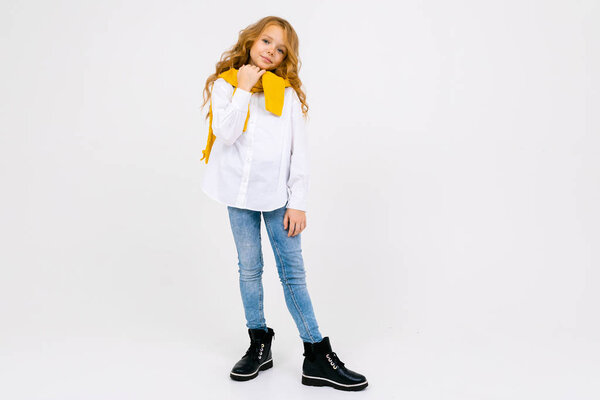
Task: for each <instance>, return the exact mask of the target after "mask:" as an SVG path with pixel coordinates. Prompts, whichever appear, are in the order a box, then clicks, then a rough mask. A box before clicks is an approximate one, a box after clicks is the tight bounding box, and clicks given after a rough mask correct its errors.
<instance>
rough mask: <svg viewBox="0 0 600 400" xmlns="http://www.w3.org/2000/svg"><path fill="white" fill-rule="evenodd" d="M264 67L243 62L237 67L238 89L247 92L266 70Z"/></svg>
mask: <svg viewBox="0 0 600 400" xmlns="http://www.w3.org/2000/svg"><path fill="white" fill-rule="evenodd" d="M266 71H267V70H265V69H260V68H259V67H257V66H256V65H251V64H245V65H242V66H241V67H240V69H238V73H237V83H238V87H239V88H240V89H243V90H245V91H247V92H249V91H251V90H252V88H253V87H254V85H256V82H258V80H259V79H260V77H261V76H262V75H263V74H264V73H265V72H266Z"/></svg>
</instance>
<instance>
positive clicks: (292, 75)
mask: <svg viewBox="0 0 600 400" xmlns="http://www.w3.org/2000/svg"><path fill="white" fill-rule="evenodd" d="M273 24H276V25H279V26H280V27H281V28H282V29H283V30H284V32H285V35H284V36H285V47H286V56H285V58H284V59H283V61H282V62H281V64H279V66H278V67H277V68H276V69H274V70H271V72H273V73H274V74H276V75H279V76H281V77H282V78H287V79H288V80H289V81H290V84H291V85H292V86H291V87H292V88H294V90H295V91H296V93H297V94H298V98H299V99H300V102H301V103H302V113H303V115H304V117H305V118H306V114H307V112H308V105H307V104H306V95H305V94H304V92H303V91H302V89H301V86H302V81H301V80H300V78H299V77H298V70H299V69H300V66H301V65H302V62H301V61H300V60H299V58H298V35H297V34H296V31H295V30H294V28H293V27H292V25H291V24H290V23H289V22H288V21H286V20H285V19H283V18H280V17H276V16H268V17H264V18H262V19H260V20H259V21H257V22H255V23H254V24H252V25H250V26H248V27H246V28H245V29H242V30H241V31H240V33H239V36H238V41H237V43H236V44H235V45H234V46H233V47H231V48H230V49H229V50H227V51H225V52H224V53H223V54H222V55H221V59H220V60H219V62H217V64H216V67H215V73H214V74H212V75H210V76H209V77H208V79H206V85H205V86H204V92H203V94H204V103H202V105H201V106H200V108H204V106H205V105H206V103H208V101H209V99H210V96H211V90H212V84H213V83H214V81H216V80H217V79H218V76H219V74H220V73H221V72H224V71H227V70H228V69H230V68H232V67H233V68H236V69H239V68H240V67H241V66H242V65H245V64H249V61H250V48H251V47H252V45H253V44H254V42H255V41H256V40H258V38H259V37H260V34H261V33H262V32H263V30H264V29H265V28H266V27H267V26H269V25H273ZM208 117H209V113H208V112H207V113H206V118H208ZM206 118H205V119H206Z"/></svg>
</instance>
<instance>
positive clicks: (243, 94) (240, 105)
mask: <svg viewBox="0 0 600 400" xmlns="http://www.w3.org/2000/svg"><path fill="white" fill-rule="evenodd" d="M251 96H252V92H248V91H246V90H244V89H240V88H237V89H235V93H234V94H233V96H232V97H231V102H232V103H233V105H235V106H236V107H237V109H238V110H240V111H248V104H249V103H250V97H251Z"/></svg>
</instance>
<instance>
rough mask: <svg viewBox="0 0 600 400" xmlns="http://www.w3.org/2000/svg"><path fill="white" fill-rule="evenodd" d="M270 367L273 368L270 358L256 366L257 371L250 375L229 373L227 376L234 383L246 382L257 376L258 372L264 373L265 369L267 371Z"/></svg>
mask: <svg viewBox="0 0 600 400" xmlns="http://www.w3.org/2000/svg"><path fill="white" fill-rule="evenodd" d="M271 367H273V359H272V358H271V359H269V360H267V361H265V362H264V363H262V364H260V365H259V366H258V368H257V370H256V371H254V372H252V373H250V374H240V373H238V372H231V373H230V374H229V376H230V377H231V379H233V380H234V381H248V380H250V379H254V378H256V377H257V376H258V371H264V370H265V369H269V368H271Z"/></svg>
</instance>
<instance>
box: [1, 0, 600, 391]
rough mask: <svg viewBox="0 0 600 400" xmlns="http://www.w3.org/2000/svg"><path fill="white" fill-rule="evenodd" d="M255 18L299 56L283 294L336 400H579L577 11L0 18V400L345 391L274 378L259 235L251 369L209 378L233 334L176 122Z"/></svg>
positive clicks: (398, 9) (281, 318) (147, 9)
mask: <svg viewBox="0 0 600 400" xmlns="http://www.w3.org/2000/svg"><path fill="white" fill-rule="evenodd" d="M266 15H278V16H281V17H283V18H286V19H287V20H288V21H289V22H290V23H291V24H292V25H293V26H294V27H295V29H296V31H297V33H298V36H299V39H300V58H301V60H302V67H301V70H300V77H301V79H302V80H303V83H304V89H305V91H306V94H307V102H308V105H309V107H310V110H309V115H310V119H309V122H308V132H309V135H310V136H309V143H310V163H311V183H310V190H311V191H310V195H309V211H308V212H307V222H308V226H307V228H306V230H305V231H304V232H303V233H302V247H303V255H304V261H305V267H306V271H307V282H308V288H309V292H310V294H311V297H312V301H313V305H314V309H315V314H316V317H317V320H318V322H319V326H320V329H321V332H322V334H323V335H324V336H330V340H331V343H332V347H333V350H334V351H336V352H337V353H338V355H339V356H340V359H341V360H342V361H344V362H345V363H346V366H347V367H348V368H350V369H352V370H355V371H357V372H360V373H363V374H364V375H366V376H367V379H368V380H369V386H368V387H367V389H366V390H364V391H362V392H360V393H356V394H355V395H356V396H358V397H357V398H365V399H367V398H368V399H461V400H465V399H478V400H480V399H532V398H543V399H567V398H568V399H596V398H598V396H600V380H599V379H598V369H597V367H598V365H599V363H600V322H599V319H598V315H599V311H600V310H599V307H598V305H599V304H600V272H599V268H598V267H599V265H600V251H599V246H598V245H599V244H600V232H599V225H600V212H599V211H598V204H599V200H600V168H599V167H600V161H599V160H600V158H599V156H600V154H599V153H600V139H599V134H600V118H599V110H600V93H599V90H600V84H599V73H598V71H600V50H599V49H600V46H599V43H598V42H599V40H598V38H599V37H600V29H599V28H598V26H599V25H598V21H599V20H600V5H599V3H598V2H597V1H591V0H590V1H532V0H520V1H516V0H507V1H494V2H492V1H453V2H448V1H403V2H398V3H395V2H385V1H368V2H354V1H324V0H320V1H305V2H293V3H292V2H282V1H254V2H227V3H223V5H221V6H219V4H218V3H217V2H207V1H175V2H167V1H114V0H108V1H102V2H100V1H73V0H71V1H51V2H50V1H9V0H3V2H2V6H1V9H0V33H1V36H0V52H1V57H2V62H1V63H0V75H1V77H2V78H1V80H0V101H1V103H0V106H1V108H0V110H1V111H0V122H1V136H0V163H1V164H0V165H1V170H0V174H1V175H0V176H1V182H0V184H1V186H0V188H1V196H0V245H1V251H0V268H1V279H0V397H1V398H5V399H11V400H17V399H60V400H67V399H77V400H81V399H111V400H116V399H166V398H173V399H182V400H183V399H192V398H193V399H197V398H214V399H237V398H245V399H246V398H258V397H259V396H260V398H261V399H266V398H269V399H280V398H282V395H285V396H286V397H288V398H290V399H296V398H298V399H299V398H307V397H308V396H311V397H312V398H315V399H321V398H324V397H325V396H329V398H342V396H348V395H349V394H347V393H344V392H340V391H336V390H334V389H332V388H327V387H325V388H314V387H308V386H303V385H302V384H301V383H300V377H301V365H302V360H303V356H302V351H303V348H302V342H301V339H300V337H299V333H298V330H297V328H296V326H295V325H294V322H293V320H292V318H291V315H290V314H289V312H288V310H287V308H286V305H285V302H284V297H283V291H282V288H281V284H280V282H279V279H278V277H277V272H276V268H275V261H274V257H273V252H272V249H271V247H270V244H269V241H268V239H267V235H266V230H265V228H264V224H263V253H264V257H265V272H264V277H263V281H264V287H265V312H266V318H267V324H268V325H269V326H271V327H273V328H274V329H275V332H276V334H275V340H274V342H273V360H274V368H272V369H270V370H268V371H264V372H261V374H260V375H259V377H258V378H257V379H254V380H252V381H249V382H234V381H232V380H230V378H229V371H230V369H231V367H232V366H233V364H234V363H235V362H236V361H237V360H238V359H239V358H240V357H241V356H242V355H243V353H244V351H245V350H246V348H247V346H248V344H249V338H248V333H247V328H246V327H245V319H244V313H243V306H242V302H241V297H240V293H239V285H238V270H237V269H238V266H237V254H236V250H235V244H234V241H233V236H232V233H231V229H230V226H229V220H228V215H227V210H226V208H225V206H224V205H222V204H219V203H216V202H214V201H213V200H211V199H209V198H208V197H207V196H206V195H204V193H202V191H201V190H200V182H201V179H202V175H203V173H204V170H205V164H204V161H200V160H199V159H200V157H201V156H202V149H204V146H205V144H206V138H207V134H208V125H207V121H206V120H205V119H204V116H205V114H206V112H207V111H208V105H207V106H206V108H205V109H202V110H201V109H200V105H201V103H202V90H203V89H204V85H205V81H206V78H207V77H208V75H210V74H211V73H213V72H214V67H215V64H216V62H217V61H218V59H219V57H220V56H221V53H222V52H224V51H225V50H226V49H228V48H229V47H230V46H231V45H233V44H234V43H235V41H236V40H237V35H238V32H239V31H240V30H241V29H243V28H244V27H246V26H247V25H249V24H251V23H253V22H254V21H256V20H258V19H259V18H261V17H263V16H266ZM253 396H254V397H253ZM344 398H346V397H344Z"/></svg>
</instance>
